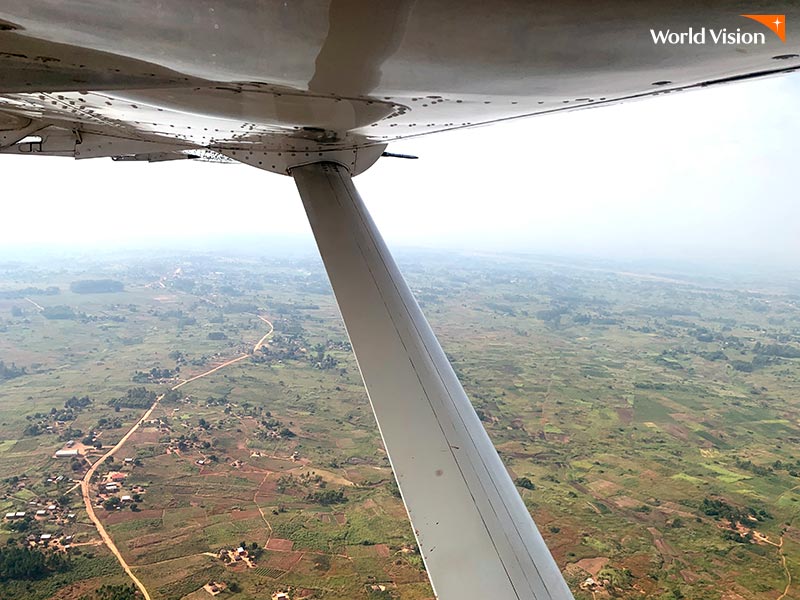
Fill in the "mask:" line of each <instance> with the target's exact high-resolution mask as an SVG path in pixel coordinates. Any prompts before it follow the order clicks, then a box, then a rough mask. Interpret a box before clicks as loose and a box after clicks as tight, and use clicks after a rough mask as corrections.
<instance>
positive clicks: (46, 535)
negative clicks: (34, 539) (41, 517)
mask: <svg viewBox="0 0 800 600" xmlns="http://www.w3.org/2000/svg"><path fill="white" fill-rule="evenodd" d="M52 537H53V534H52V533H43V534H42V535H40V536H39V539H40V540H41V541H42V542H49V541H50V539H51V538H52Z"/></svg>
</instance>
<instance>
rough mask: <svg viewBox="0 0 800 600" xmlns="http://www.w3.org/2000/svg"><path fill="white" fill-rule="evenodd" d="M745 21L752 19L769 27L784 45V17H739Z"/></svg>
mask: <svg viewBox="0 0 800 600" xmlns="http://www.w3.org/2000/svg"><path fill="white" fill-rule="evenodd" d="M741 16H742V17H745V18H747V19H753V21H756V22H758V23H761V24H762V25H765V26H767V27H769V28H770V29H771V30H772V31H773V32H774V33H775V35H777V36H778V37H779V38H781V41H782V42H783V43H784V44H785V43H786V15H741Z"/></svg>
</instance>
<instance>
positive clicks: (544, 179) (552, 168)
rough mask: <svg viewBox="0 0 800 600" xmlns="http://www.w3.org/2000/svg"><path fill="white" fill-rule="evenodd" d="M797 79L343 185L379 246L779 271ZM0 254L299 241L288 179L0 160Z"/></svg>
mask: <svg viewBox="0 0 800 600" xmlns="http://www.w3.org/2000/svg"><path fill="white" fill-rule="evenodd" d="M798 96H800V76H796V75H795V76H787V77H782V78H774V79H769V80H764V81H755V82H748V83H743V84H737V85H731V86H726V87H723V88H719V89H709V90H703V91H700V92H689V93H677V94H670V95H669V96H663V97H659V98H655V99H650V100H646V101H642V102H634V103H628V104H623V105H617V106H612V107H607V108H602V109H598V110H584V111H578V112H574V113H565V114H560V115H550V116H545V117H538V118H531V119H527V120H517V121H511V122H507V123H502V124H497V125H493V126H487V127H481V128H477V129H469V130H462V131H455V132H448V133H444V134H440V135H435V136H431V137H422V138H417V139H412V140H407V141H404V142H399V143H395V144H392V145H391V146H390V150H391V151H393V152H405V153H410V154H416V155H419V156H420V160H417V161H405V160H397V159H389V158H384V159H381V160H380V161H379V162H378V163H377V164H376V165H375V166H374V167H373V168H372V169H370V170H369V171H367V172H366V173H365V174H363V175H362V176H360V177H358V178H357V179H356V185H357V187H358V188H359V191H360V192H361V194H362V196H363V197H364V199H365V200H366V202H367V205H368V207H369V209H370V211H371V212H372V214H373V216H374V218H375V220H376V222H377V223H378V225H379V227H381V229H382V231H383V233H384V235H385V237H386V239H387V242H388V243H389V244H390V245H391V246H392V247H404V246H405V247H407V246H413V247H420V248H434V249H457V250H474V251H500V252H532V253H546V254H562V255H575V256H583V257H592V258H610V259H623V260H631V259H636V260H640V259H658V260H664V259H668V260H681V261H690V262H695V263H705V262H708V263H724V264H745V265H750V266H753V265H759V264H763V265H765V266H769V267H779V268H780V267H794V266H796V264H797V258H798V257H800V236H798V234H797V223H798V221H800V206H798V204H797V203H796V202H795V201H794V194H793V193H792V192H793V188H792V186H793V184H792V180H791V177H790V176H787V175H789V174H791V173H792V170H791V166H792V163H791V161H792V160H793V157H795V156H797V154H798V150H800V142H798V139H800V135H798V134H800V118H798V117H797V116H796V111H795V110H794V109H795V107H796V103H797V97H798ZM0 164H2V165H3V166H4V173H5V174H6V176H5V177H4V185H5V194H4V196H5V198H6V202H5V203H4V213H5V215H4V218H3V220H2V226H1V227H0V233H1V235H0V256H1V255H9V254H19V253H20V252H23V253H24V252H25V251H27V250H31V249H34V248H43V247H51V246H56V247H58V246H62V247H63V246H68V247H70V248H73V249H80V248H87V249H88V248H93V247H96V246H103V247H109V248H120V247H150V248H158V247H165V246H174V245H176V244H178V245H189V246H191V245H195V246H196V245H198V244H202V243H203V240H204V239H209V240H211V239H218V238H220V239H221V238H230V237H234V238H235V237H241V238H252V237H254V236H263V237H264V238H265V240H275V239H285V240H298V241H299V243H302V244H306V243H308V244H310V243H311V237H310V236H311V234H310V230H309V227H308V224H307V222H306V218H305V215H304V213H303V211H302V207H301V204H300V200H299V197H298V195H297V191H296V189H295V187H294V183H293V181H292V180H291V179H290V178H288V177H281V176H278V175H274V174H271V173H266V172H263V171H259V170H257V169H253V168H252V167H247V166H244V165H213V164H200V163H193V162H191V161H181V162H171V163H163V164H134V163H113V162H111V161H109V160H86V161H74V160H72V159H66V158H45V157H35V158H30V157H14V156H2V157H0Z"/></svg>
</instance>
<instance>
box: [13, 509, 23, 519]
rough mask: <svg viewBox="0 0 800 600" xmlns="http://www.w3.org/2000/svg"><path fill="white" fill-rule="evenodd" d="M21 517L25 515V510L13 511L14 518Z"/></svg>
mask: <svg viewBox="0 0 800 600" xmlns="http://www.w3.org/2000/svg"><path fill="white" fill-rule="evenodd" d="M23 517H25V511H24V510H20V511H17V512H15V513H14V518H15V519H22V518H23Z"/></svg>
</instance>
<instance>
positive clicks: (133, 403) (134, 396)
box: [108, 387, 156, 410]
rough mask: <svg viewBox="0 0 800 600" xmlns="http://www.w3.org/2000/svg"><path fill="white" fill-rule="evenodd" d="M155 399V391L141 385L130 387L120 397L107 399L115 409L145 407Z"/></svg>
mask: <svg viewBox="0 0 800 600" xmlns="http://www.w3.org/2000/svg"><path fill="white" fill-rule="evenodd" d="M155 400H156V393H155V392H151V391H149V390H147V389H146V388H143V387H137V388H131V389H129V390H128V391H127V393H126V394H125V395H124V396H122V397H121V398H114V399H113V400H109V401H108V405H109V406H113V407H114V409H115V410H119V409H120V408H147V407H149V406H150V405H151V404H152V403H153V402H155Z"/></svg>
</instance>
